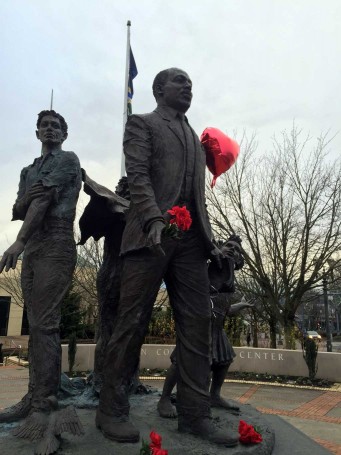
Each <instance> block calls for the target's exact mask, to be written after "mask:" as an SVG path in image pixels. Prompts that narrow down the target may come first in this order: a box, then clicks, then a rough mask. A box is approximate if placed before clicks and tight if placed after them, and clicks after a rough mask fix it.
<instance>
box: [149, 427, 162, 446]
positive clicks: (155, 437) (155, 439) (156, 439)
mask: <svg viewBox="0 0 341 455" xmlns="http://www.w3.org/2000/svg"><path fill="white" fill-rule="evenodd" d="M149 437H150V440H151V443H150V448H151V449H153V448H156V449H161V442H162V437H161V436H160V435H159V434H158V433H156V432H155V431H151V432H150V435H149Z"/></svg>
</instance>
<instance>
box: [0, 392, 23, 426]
mask: <svg viewBox="0 0 341 455" xmlns="http://www.w3.org/2000/svg"><path fill="white" fill-rule="evenodd" d="M30 410H31V397H30V396H29V394H28V393H27V394H26V395H25V396H24V397H23V398H22V399H21V400H20V401H19V403H17V404H14V405H13V406H10V407H9V408H6V409H4V410H3V411H1V412H0V423H11V422H16V421H17V420H20V419H24V418H25V417H27V416H28V414H29V412H30Z"/></svg>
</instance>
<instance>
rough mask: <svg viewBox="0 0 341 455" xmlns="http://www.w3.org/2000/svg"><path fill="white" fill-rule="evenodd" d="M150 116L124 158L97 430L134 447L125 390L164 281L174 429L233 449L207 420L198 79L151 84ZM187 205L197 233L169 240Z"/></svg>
mask: <svg viewBox="0 0 341 455" xmlns="http://www.w3.org/2000/svg"><path fill="white" fill-rule="evenodd" d="M153 94H154V97H155V99H156V102H157V108H156V109H155V111H154V112H151V113H149V114H144V115H131V116H130V117H129V120H128V122H127V125H126V129H125V134H124V153H125V158H126V171H127V177H128V185H129V190H130V197H131V203H130V208H129V211H128V213H127V215H126V227H125V230H124V232H123V239H122V245H121V254H122V255H123V257H124V259H123V261H124V262H123V270H122V278H121V291H120V303H119V308H118V314H117V320H116V325H115V329H114V331H113V335H112V337H111V339H110V341H109V343H108V346H107V351H106V359H105V371H104V384H103V387H102V390H101V394H100V403H99V408H98V410H97V415H96V425H97V427H99V428H100V429H101V430H102V432H103V434H104V435H105V436H106V437H108V438H109V439H113V440H115V441H120V442H136V441H138V439H139V431H138V430H137V429H136V428H135V427H134V425H133V424H132V422H130V421H129V400H128V387H129V383H130V378H131V376H132V375H133V373H134V371H135V369H136V367H137V364H138V361H139V356H140V349H141V345H142V343H143V339H144V336H145V334H146V331H147V327H148V322H149V320H150V317H151V313H152V308H153V303H154V301H155V298H156V295H157V292H158V290H159V288H160V284H161V281H162V279H164V281H165V283H166V285H167V291H168V295H169V299H170V304H171V305H172V308H173V312H174V318H175V324H176V333H177V374H178V377H177V384H178V389H177V397H178V404H177V411H178V429H179V431H181V432H187V433H193V434H197V435H199V436H201V437H202V438H204V439H208V440H210V441H212V442H216V443H220V444H225V445H230V446H232V445H236V444H237V442H238V435H237V434H233V435H232V434H228V432H227V431H224V432H222V431H220V430H218V429H217V428H216V427H215V426H214V425H213V423H212V421H211V419H210V417H211V414H210V396H209V390H208V388H209V377H210V363H211V359H210V324H211V309H210V300H209V281H208V274H207V260H208V258H209V257H212V255H213V256H214V257H215V258H216V259H217V260H218V261H219V260H220V259H221V256H220V251H219V250H217V249H215V247H214V245H213V243H212V241H211V240H212V234H211V227H210V223H209V219H208V214H207V211H206V206H205V163H206V159H205V152H204V150H203V148H202V146H201V144H200V141H199V139H198V137H197V135H196V134H195V132H194V131H193V129H192V128H191V126H190V125H189V123H188V121H187V118H186V117H185V113H186V111H187V110H188V108H189V107H190V105H191V100H192V81H191V80H190V78H189V76H188V74H187V73H185V72H184V71H182V70H180V69H178V68H170V69H167V70H164V71H161V72H160V73H159V74H158V75H157V76H156V77H155V79H154V83H153ZM175 205H180V206H186V207H187V209H188V210H189V211H190V213H191V217H192V220H193V221H192V225H191V228H190V229H189V230H188V231H186V232H183V233H182V236H181V237H180V238H173V237H167V236H165V235H163V230H164V228H165V223H166V222H167V210H169V209H171V208H172V207H173V206H175Z"/></svg>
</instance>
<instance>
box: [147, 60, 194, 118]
mask: <svg viewBox="0 0 341 455" xmlns="http://www.w3.org/2000/svg"><path fill="white" fill-rule="evenodd" d="M153 95H154V97H155V99H156V102H157V104H158V106H169V107H172V108H173V109H175V110H177V111H179V112H182V113H185V112H186V111H187V110H188V109H189V107H190V105H191V101H192V81H191V79H190V78H189V76H188V74H187V73H186V72H185V71H183V70H181V69H179V68H168V69H166V70H163V71H160V73H158V74H157V75H156V77H155V79H154V82H153Z"/></svg>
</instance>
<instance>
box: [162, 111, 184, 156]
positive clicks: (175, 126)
mask: <svg viewBox="0 0 341 455" xmlns="http://www.w3.org/2000/svg"><path fill="white" fill-rule="evenodd" d="M154 112H157V113H158V114H159V115H160V116H161V117H162V118H163V119H164V120H165V121H166V123H167V126H168V128H169V129H170V130H171V131H172V132H173V133H174V134H175V136H176V137H177V138H178V139H179V141H180V142H181V144H182V146H183V148H185V147H186V145H185V143H184V137H183V132H182V131H181V125H180V122H178V121H176V119H174V118H172V116H171V115H169V114H168V113H167V112H166V111H165V110H164V109H162V107H157V108H156V109H155V111H154Z"/></svg>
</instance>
